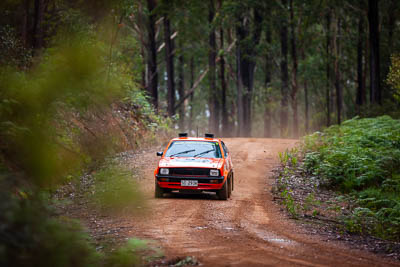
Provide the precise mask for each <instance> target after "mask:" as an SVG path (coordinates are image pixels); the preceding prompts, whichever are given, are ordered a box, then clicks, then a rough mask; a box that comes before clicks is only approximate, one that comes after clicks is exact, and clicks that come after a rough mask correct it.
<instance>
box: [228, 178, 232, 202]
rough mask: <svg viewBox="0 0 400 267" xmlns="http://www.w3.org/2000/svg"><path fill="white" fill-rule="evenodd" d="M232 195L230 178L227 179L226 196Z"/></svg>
mask: <svg viewBox="0 0 400 267" xmlns="http://www.w3.org/2000/svg"><path fill="white" fill-rule="evenodd" d="M231 195H232V178H229V179H228V198H230V197H231Z"/></svg>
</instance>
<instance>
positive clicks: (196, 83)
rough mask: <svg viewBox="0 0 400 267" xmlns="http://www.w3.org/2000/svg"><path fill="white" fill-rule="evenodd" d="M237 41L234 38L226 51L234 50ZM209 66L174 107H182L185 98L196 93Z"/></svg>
mask: <svg viewBox="0 0 400 267" xmlns="http://www.w3.org/2000/svg"><path fill="white" fill-rule="evenodd" d="M235 43H236V39H235V40H233V42H232V43H231V44H230V45H229V46H228V48H227V49H226V51H225V52H226V53H229V52H230V51H231V50H232V47H233V46H234V44H235ZM220 60H221V57H217V58H216V59H215V63H218V62H219V61H220ZM208 70H209V68H208V67H207V68H206V69H205V70H204V71H203V72H202V73H201V74H200V76H199V77H198V78H197V80H196V82H195V83H194V84H193V86H192V88H190V90H189V92H188V93H187V94H186V95H185V96H184V97H182V98H181V99H179V101H178V103H177V104H176V105H175V107H174V109H175V110H176V109H178V108H179V107H180V105H182V104H183V102H185V100H186V99H187V98H188V97H189V96H191V95H192V94H193V93H194V90H195V89H196V88H197V86H199V84H200V82H201V81H202V80H203V79H204V77H205V76H206V74H207V73H208Z"/></svg>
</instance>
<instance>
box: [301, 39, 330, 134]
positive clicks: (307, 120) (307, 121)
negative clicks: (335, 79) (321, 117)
mask: <svg viewBox="0 0 400 267" xmlns="http://www.w3.org/2000/svg"><path fill="white" fill-rule="evenodd" d="M304 50H305V48H304V45H303V48H302V49H301V58H302V59H303V61H305V60H306V54H305V51H304ZM303 88H304V109H305V110H304V117H305V124H304V129H305V134H307V133H308V132H309V130H310V117H309V100H308V82H307V79H306V78H305V79H304V81H303ZM328 96H329V94H328Z"/></svg>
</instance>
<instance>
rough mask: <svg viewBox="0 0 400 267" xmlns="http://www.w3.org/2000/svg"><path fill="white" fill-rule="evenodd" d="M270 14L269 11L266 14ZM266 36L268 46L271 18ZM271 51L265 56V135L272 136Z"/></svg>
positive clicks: (267, 24) (267, 25) (269, 42)
mask: <svg viewBox="0 0 400 267" xmlns="http://www.w3.org/2000/svg"><path fill="white" fill-rule="evenodd" d="M266 15H267V16H268V15H269V12H268V13H267V14H266ZM265 38H266V41H267V44H268V46H269V45H270V44H271V20H268V21H267V23H266V30H265ZM270 53H271V51H270V50H269V49H268V51H267V53H266V56H265V103H264V137H271V108H270V104H271V103H270V96H269V92H268V88H269V86H270V83H271V56H270Z"/></svg>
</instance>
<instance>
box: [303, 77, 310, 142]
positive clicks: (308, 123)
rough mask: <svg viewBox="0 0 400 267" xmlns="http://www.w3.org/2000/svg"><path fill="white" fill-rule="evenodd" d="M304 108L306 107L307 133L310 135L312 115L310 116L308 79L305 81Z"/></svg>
mask: <svg viewBox="0 0 400 267" xmlns="http://www.w3.org/2000/svg"><path fill="white" fill-rule="evenodd" d="M304 106H305V117H306V121H305V132H306V134H308V132H309V130H310V115H309V104H308V83H307V79H304Z"/></svg>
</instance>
